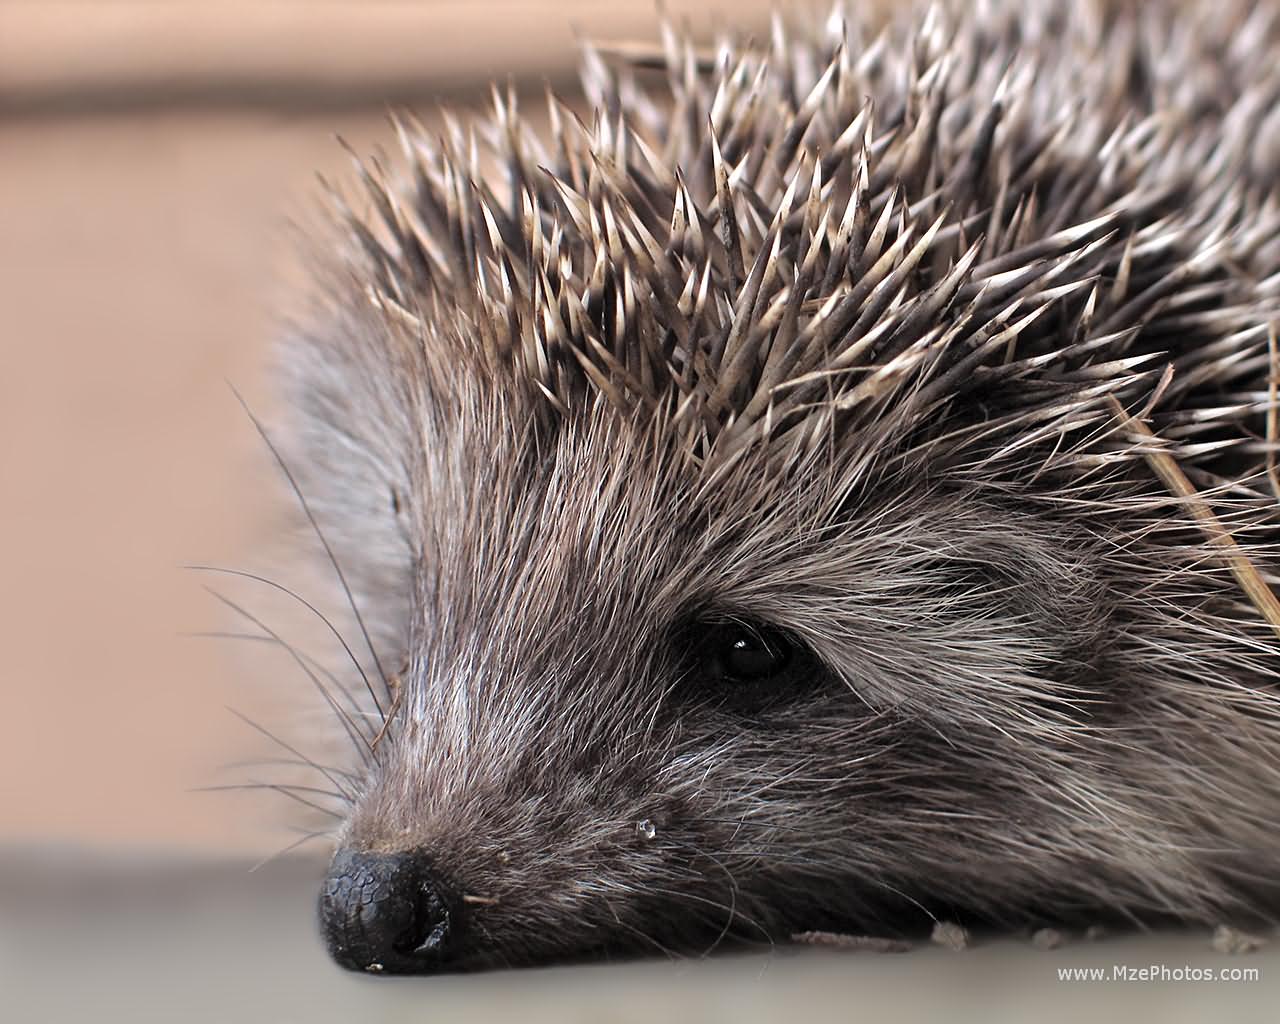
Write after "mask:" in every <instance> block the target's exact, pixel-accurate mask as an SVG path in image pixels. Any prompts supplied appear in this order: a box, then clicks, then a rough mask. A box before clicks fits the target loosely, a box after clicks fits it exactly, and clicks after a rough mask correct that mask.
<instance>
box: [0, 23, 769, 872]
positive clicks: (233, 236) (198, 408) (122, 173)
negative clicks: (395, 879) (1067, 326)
mask: <svg viewBox="0 0 1280 1024" xmlns="http://www.w3.org/2000/svg"><path fill="white" fill-rule="evenodd" d="M726 3H727V0H726ZM668 6H669V7H672V8H674V9H675V10H677V11H679V10H681V9H682V8H687V9H694V8H697V7H698V5H696V4H691V3H689V4H669V5H668ZM728 6H729V7H732V8H734V9H735V10H737V9H740V8H741V5H740V4H738V3H734V4H728ZM357 8H359V10H358V11H357ZM759 8H760V5H758V4H754V3H753V4H752V5H750V9H751V10H752V11H754V12H755V13H752V14H750V15H747V14H740V15H737V17H738V18H739V19H748V18H755V19H756V20H757V21H758V20H759V15H758V12H759ZM652 11H653V8H652V6H651V5H650V4H648V3H640V4H634V3H625V4H616V5H608V4H604V5H602V4H596V3H590V4H589V3H577V2H575V3H568V4H561V5H555V4H549V3H543V4H528V3H526V4H517V3H493V4H488V3H485V4H476V3H469V4H463V3H416V4H375V5H367V6H366V5H358V4H355V3H350V4H344V3H324V4H313V5H305V4H297V3H293V4H246V3H235V2H220V3H215V2H208V3H196V2H180V0H168V2H163V3H135V2H113V0H104V2H99V3H84V4H67V3H56V2H55V3H24V2H9V3H4V4H2V5H0V97H2V98H0V182H2V184H0V360H2V361H0V481H3V483H2V484H0V497H2V498H3V504H2V505H0V527H2V528H0V622H3V637H4V644H3V661H2V663H0V664H2V665H3V667H2V668H0V681H2V682H0V685H2V686H3V705H2V706H3V710H2V711H0V845H2V844H4V843H8V842H19V843H23V844H26V843H32V842H35V843H43V842H48V841H54V842H59V843H62V842H70V843H73V844H81V845H89V846H91V847H99V846H108V847H123V848H133V847H139V846H160V847H192V848H197V849H214V850H220V849H236V850H240V851H245V852H252V851H267V850H270V849H271V848H273V846H278V845H281V844H282V843H283V842H285V841H287V840H288V838H289V834H288V833H287V832H284V831H282V830H281V828H280V823H281V821H285V820H288V818H289V815H287V814H285V813H283V812H284V811H285V810H286V809H287V807H286V805H283V804H282V803H281V802H276V801H273V800H271V799H270V798H261V797H239V796H229V795H227V794H212V795H210V794H191V793H188V792H187V791H186V790H187V789H188V788H189V787H192V786H199V785H208V784H214V783H219V782H224V781H231V780H233V779H237V778H244V777H246V775H248V774H251V773H248V772H246V771H245V770H243V769H241V770H238V771H237V770H232V771H220V770H219V769H218V766H219V765H220V764H223V763H225V762H231V761H235V760H237V759H239V758H242V757H245V756H250V755H255V754H256V755H262V754H265V753H268V752H269V751H268V750H267V749H266V745H265V743H264V742H263V741H260V740H258V739H257V738H256V737H254V735H253V734H252V733H251V732H250V731H249V730H248V729H246V728H245V727H244V726H243V725H242V724H240V723H239V722H237V721H236V719H235V718H233V717H232V716H231V715H230V714H229V713H227V712H226V711H225V710H224V707H223V705H225V704H233V705H235V706H237V707H239V708H241V709H243V710H244V711H246V712H247V713H249V714H251V715H253V716H255V717H257V718H260V719H261V720H263V721H264V722H266V723H268V724H271V725H272V726H273V727H288V728H296V727H297V723H298V721H299V718H298V716H295V715H293V714H292V712H293V711H294V710H297V709H298V707H301V705H300V704H297V706H295V704H296V703H297V702H306V703H305V708H304V709H303V710H306V709H311V708H314V707H315V704H314V698H310V699H308V698H305V697H303V696H302V695H303V693H304V692H305V691H303V690H301V689H299V688H298V687H299V684H298V683H297V680H296V675H297V673H296V670H294V669H291V668H290V667H289V665H288V663H287V661H282V660H281V659H280V658H279V657H277V656H273V655H272V653H271V652H270V651H268V650H264V649H262V648H261V647H260V646H259V647H255V648H252V649H245V650H240V649H238V648H237V647H236V645H234V644H232V643H228V642H213V641H209V640H201V639H192V638H187V637H183V636H181V635H180V634H181V633H182V632H183V631H190V630H207V629H225V628H228V627H231V626H232V625H233V622H232V619H231V617H230V616H229V615H227V614H226V613H225V612H224V611H223V610H221V609H219V607H218V606H217V604H216V602H214V601H213V600H212V599H211V598H209V597H208V596H207V595H206V594H205V593H204V592H203V590H202V589H201V583H202V582H203V581H202V580H200V579H198V578H195V577H193V576H192V575H191V574H188V573H184V572H182V571H181V570H180V569H179V568H178V567H179V566H180V565H181V564H182V563H184V562H192V561H212V562H219V563H222V564H231V565H247V566H250V567H261V566H262V564H263V562H264V560H263V558H262V557H261V555H260V552H261V550H262V549H263V548H264V547H265V546H266V540H267V537H268V535H269V533H270V525H269V520H268V516H267V506H268V502H267V500H266V498H265V497H264V495H265V493H266V492H267V490H268V489H269V487H270V486H272V483H273V479H274V478H273V476H272V471H271V469H270V467H269V465H268V463H267V462H266V461H265V457H264V454H263V451H262V448H261V445H260V443H259V442H258V441H257V439H256V438H255V436H254V433H253V431H252V429H251V427H250V425H249V423H248V421H247V419H246V418H245V416H244V415H243V413H242V412H241V411H240V410H239V408H238V406H237V404H236V402H235V400H234V398H233V397H232V395H231V393H230V391H229V389H228V387H227V384H226V380H227V379H230V380H231V381H234V382H235V384H236V385H237V386H238V387H240V388H241V389H242V390H243V391H245V392H246V394H247V395H248V396H249V398H250V400H251V402H253V403H254V404H255V405H256V406H258V407H262V408H266V407H268V406H269V402H270V399H269V389H268V388H267V386H266V382H265V381H264V379H263V376H262V372H261V370H262V365H263V356H264V352H265V351H266V348H267V346H268V344H269V342H270V340H271V337H272V332H273V315H274V314H273V311H274V310H276V309H278V308H279V307H280V305H281V299H282V296H283V295H284V294H285V291H286V289H285V288H284V286H283V283H282V282H283V278H284V269H283V268H285V267H286V266H287V262H288V261H287V253H288V252H289V236H288V233H287V231H286V229H285V218H286V216H288V215H290V214H296V213H299V212H301V211H303V210H305V208H306V204H307V203H308V202H309V201H310V200H312V199H313V198H314V187H313V181H314V179H313V172H314V171H315V170H317V169H321V170H324V171H326V172H328V173H331V174H333V173H341V172H342V170H343V168H344V167H345V166H346V157H345V155H344V154H343V153H342V151H341V150H340V149H339V147H338V146H337V145H336V144H335V143H334V142H333V141H332V136H333V133H334V132H335V131H336V132H340V133H341V134H342V135H343V136H344V137H346V138H347V139H348V140H349V141H351V142H352V143H353V144H354V145H355V146H356V147H357V148H358V149H367V148H368V147H370V146H371V145H373V144H374V143H375V142H376V141H379V140H385V139H386V138H387V131H386V129H385V127H384V123H383V114H382V109H383V108H382V105H381V102H380V100H381V97H382V96H383V95H384V94H386V95H394V96H408V97H416V100H415V102H416V103H417V104H418V106H419V107H421V108H422V109H424V110H430V109H431V108H432V106H433V97H434V96H436V95H438V94H441V93H448V94H451V95H453V96H455V98H459V99H465V98H474V96H475V95H476V94H477V92H476V90H477V79H475V78H474V77H473V76H472V74H471V72H472V71H474V70H475V69H477V68H478V69H480V70H481V71H483V72H484V74H485V75H487V74H489V73H493V72H498V73H503V72H505V71H507V70H510V71H514V72H519V73H520V74H521V75H523V76H525V77H529V76H532V77H533V78H534V79H535V80H536V79H537V75H536V74H535V72H539V71H545V72H547V73H549V74H552V75H563V74H564V73H565V71H566V70H567V69H568V67H569V59H570V55H571V53H572V48H573V35H572V31H571V24H572V23H574V22H576V23H577V24H578V26H579V27H581V28H583V29H584V30H586V31H589V32H595V33H596V34H604V35H608V36H609V37H610V38H625V37H628V36H631V37H635V36H646V35H648V32H649V30H648V29H647V28H646V27H645V26H644V24H643V23H645V22H648V21H650V20H651V19H652ZM606 26H610V27H611V28H610V30H608V31H605V27H606ZM338 108H342V109H338ZM238 593H240V594H244V593H246V592H245V591H243V590H240V591H238ZM301 721H302V728H303V730H304V732H305V729H306V718H305V715H304V716H302V718H301ZM282 723H283V724H282ZM295 735H296V733H295Z"/></svg>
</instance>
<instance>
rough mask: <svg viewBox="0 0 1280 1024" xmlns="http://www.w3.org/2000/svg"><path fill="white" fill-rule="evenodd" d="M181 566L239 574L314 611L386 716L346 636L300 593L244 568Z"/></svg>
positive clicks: (379, 709)
mask: <svg viewBox="0 0 1280 1024" xmlns="http://www.w3.org/2000/svg"><path fill="white" fill-rule="evenodd" d="M183 568H184V569H190V570H192V571H194V572H217V573H222V574H223V575H224V576H240V577H243V578H244V579H247V580H254V581H256V582H258V583H263V584H266V585H267V586H268V587H273V588H274V589H276V590H278V591H280V592H281V593H282V594H287V595H288V596H289V597H291V598H293V600H295V601H297V602H298V603H299V604H301V605H302V606H303V607H304V608H306V609H307V610H308V611H310V612H312V613H314V614H315V616H316V617H317V618H319V620H320V621H321V622H323V623H324V624H325V626H326V628H327V629H328V630H329V632H330V633H332V634H333V635H334V637H335V638H336V639H337V641H338V643H340V644H342V649H343V650H344V651H346V652H347V657H348V658H350V659H351V664H352V665H354V666H355V668H356V671H357V672H358V673H360V679H361V681H362V682H363V683H364V688H365V689H366V690H367V691H368V692H369V696H370V698H372V700H373V703H374V706H375V707H377V709H378V714H379V715H381V716H382V717H383V718H385V717H386V712H385V711H383V709H382V704H381V702H379V700H378V695H377V694H376V693H374V692H373V685H372V684H371V683H370V682H369V676H368V674H367V673H366V672H365V670H364V666H362V665H361V664H360V659H359V658H357V657H356V655H355V652H354V651H353V650H352V649H351V647H350V645H349V644H348V643H347V641H346V638H345V637H344V636H343V635H342V634H341V633H340V632H339V631H338V627H337V626H335V625H334V624H333V623H332V622H330V621H329V619H328V618H326V617H325V615H324V613H323V612H322V611H320V609H319V608H317V607H316V606H315V605H313V604H312V603H311V602H310V601H308V600H307V599H306V598H305V597H303V596H302V595H301V594H298V593H295V592H294V591H292V590H290V589H289V588H288V587H286V586H283V585H282V584H279V583H277V582H276V581H275V580H272V579H268V578H267V577H266V576H259V575H258V574H257V573H252V572H246V571H245V570H244V569H229V568H226V567H225V566H221V565H184V566H183ZM383 684H384V685H386V679H385V678H384V679H383Z"/></svg>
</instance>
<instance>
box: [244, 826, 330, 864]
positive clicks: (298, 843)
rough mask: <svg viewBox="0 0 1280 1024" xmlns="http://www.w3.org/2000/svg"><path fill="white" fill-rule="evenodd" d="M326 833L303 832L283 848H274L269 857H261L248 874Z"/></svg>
mask: <svg viewBox="0 0 1280 1024" xmlns="http://www.w3.org/2000/svg"><path fill="white" fill-rule="evenodd" d="M328 834H329V833H328V832H307V833H305V834H304V835H302V836H301V837H300V838H298V839H295V840H294V841H293V842H291V843H289V844H288V845H287V846H285V847H284V848H283V849H280V850H276V852H275V853H273V854H271V855H270V856H269V857H263V858H262V860H260V861H258V863H256V864H255V865H253V867H251V868H250V869H249V874H253V873H254V872H255V871H257V870H258V869H259V868H265V867H266V866H267V865H268V864H270V863H271V862H272V861H273V860H276V859H277V858H279V857H283V856H284V855H285V854H286V853H292V852H293V851H294V850H296V849H297V848H298V847H299V846H302V845H303V844H304V843H309V842H311V840H313V839H319V838H320V837H321V836H327V835H328Z"/></svg>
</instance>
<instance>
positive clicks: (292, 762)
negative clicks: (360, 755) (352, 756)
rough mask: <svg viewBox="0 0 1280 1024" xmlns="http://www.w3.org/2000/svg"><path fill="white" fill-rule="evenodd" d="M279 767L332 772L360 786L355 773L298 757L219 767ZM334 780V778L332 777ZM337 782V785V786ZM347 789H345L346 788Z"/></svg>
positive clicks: (225, 764) (256, 758)
mask: <svg viewBox="0 0 1280 1024" xmlns="http://www.w3.org/2000/svg"><path fill="white" fill-rule="evenodd" d="M277 765H288V766H292V767H295V768H314V769H315V770H317V771H325V772H331V773H333V775H340V776H341V777H342V778H343V779H344V780H345V781H347V782H349V783H351V784H352V785H358V784H359V782H360V776H359V775H357V774H356V773H355V772H349V771H345V770H344V769H342V768H338V767H337V766H335V765H331V764H325V765H322V764H317V763H316V762H314V761H303V760H301V759H299V758H296V757H251V758H245V759H244V760H241V761H226V762H224V763H223V764H220V765H218V770H219V771H230V770H231V769H233V768H265V767H274V766H277ZM330 778H332V776H330ZM336 784H337V783H336V781H335V785H336ZM344 788H345V787H344Z"/></svg>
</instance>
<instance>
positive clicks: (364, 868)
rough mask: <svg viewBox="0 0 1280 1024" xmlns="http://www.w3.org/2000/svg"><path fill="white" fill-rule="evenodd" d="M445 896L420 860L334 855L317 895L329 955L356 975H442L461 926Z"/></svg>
mask: <svg viewBox="0 0 1280 1024" xmlns="http://www.w3.org/2000/svg"><path fill="white" fill-rule="evenodd" d="M448 892H449V891H448V889H447V887H446V886H444V885H443V884H442V882H441V880H440V879H439V877H438V876H436V875H435V874H434V873H433V872H432V870H431V868H430V866H429V864H428V862H427V859H426V858H425V857H424V856H422V854H420V853H417V852H409V853H357V852H354V851H350V850H339V851H338V853H337V855H336V856H335V857H334V858H333V863H332V864H330V866H329V875H328V877H327V878H326V879H325V883H324V889H323V890H322V891H321V893H320V928H321V930H322V931H323V933H324V938H325V942H326V943H327V944H328V946H329V952H330V954H331V955H332V956H333V958H334V959H335V960H336V961H338V963H340V964H341V965H342V966H343V967H349V968H350V969H352V970H354V971H386V972H388V973H392V974H417V973H421V972H424V971H438V970H441V969H442V968H443V967H444V966H445V965H446V963H447V962H448V960H449V957H450V955H451V954H452V952H453V950H454V948H455V947H456V942H457V938H458V930H459V925H460V922H459V920H458V912H457V904H456V902H455V901H454V900H453V899H452V898H451V897H450V896H449V894H448Z"/></svg>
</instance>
